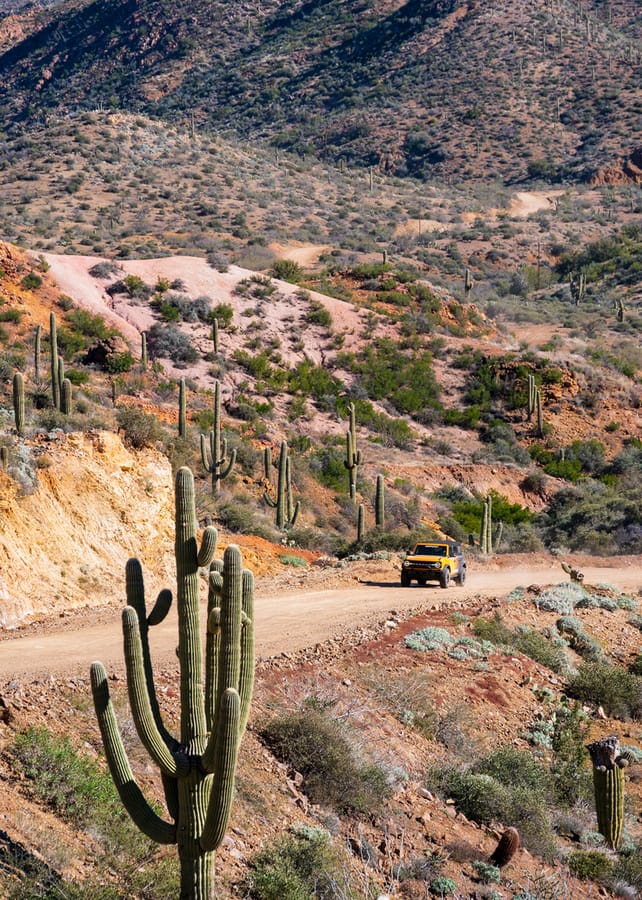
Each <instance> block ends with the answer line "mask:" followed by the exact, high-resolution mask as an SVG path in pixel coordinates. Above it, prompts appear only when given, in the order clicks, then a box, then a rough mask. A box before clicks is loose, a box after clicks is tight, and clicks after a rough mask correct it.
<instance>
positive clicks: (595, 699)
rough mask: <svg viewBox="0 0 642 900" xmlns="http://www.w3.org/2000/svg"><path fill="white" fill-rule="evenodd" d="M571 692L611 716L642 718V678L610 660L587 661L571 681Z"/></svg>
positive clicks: (569, 686) (569, 685)
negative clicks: (599, 707)
mask: <svg viewBox="0 0 642 900" xmlns="http://www.w3.org/2000/svg"><path fill="white" fill-rule="evenodd" d="M567 690H568V693H569V695H570V696H571V697H576V698H577V699H578V700H581V701H582V702H583V703H593V704H595V705H596V706H601V707H602V708H603V709H604V712H605V713H606V714H607V715H608V716H614V717H616V718H619V719H626V718H633V719H640V718H642V677H640V676H639V675H633V674H631V673H630V672H627V671H626V670H625V669H622V668H620V667H619V666H615V665H611V664H610V663H607V662H584V663H582V665H581V666H580V667H579V669H578V671H577V673H576V674H575V675H574V676H572V677H571V678H570V680H569V683H568V689H567Z"/></svg>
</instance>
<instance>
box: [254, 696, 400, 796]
mask: <svg viewBox="0 0 642 900" xmlns="http://www.w3.org/2000/svg"><path fill="white" fill-rule="evenodd" d="M261 735H262V738H263V740H264V741H265V743H266V744H267V746H268V747H269V748H270V750H271V751H272V752H273V753H274V755H275V756H276V757H277V758H278V759H280V760H282V761H283V762H287V763H288V765H290V766H292V768H294V769H296V771H297V772H300V773H301V774H302V775H303V779H304V789H305V791H306V793H307V794H308V796H309V797H310V799H311V800H312V801H313V802H314V803H327V804H330V805H332V806H334V807H335V808H337V809H339V810H341V811H343V812H349V813H363V812H368V811H370V810H376V809H378V808H379V807H380V805H381V803H382V801H383V799H384V797H385V796H386V795H387V794H388V792H389V788H388V784H387V781H386V776H385V774H384V772H383V771H382V770H381V769H380V768H378V767H377V766H374V765H370V764H366V765H364V764H362V763H360V762H358V761H357V759H356V758H355V754H354V752H353V749H352V745H351V743H350V740H349V738H348V733H347V731H346V728H345V726H344V724H343V723H342V722H340V721H337V720H335V719H331V718H330V717H329V715H328V714H327V713H326V712H325V711H324V710H321V709H318V708H315V707H312V708H306V709H303V710H301V711H300V712H295V713H292V714H289V715H284V716H281V717H280V718H277V719H274V720H272V721H271V722H268V723H267V724H266V725H265V726H264V727H263V728H262V730H261Z"/></svg>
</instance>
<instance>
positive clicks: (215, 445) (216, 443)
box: [201, 381, 236, 496]
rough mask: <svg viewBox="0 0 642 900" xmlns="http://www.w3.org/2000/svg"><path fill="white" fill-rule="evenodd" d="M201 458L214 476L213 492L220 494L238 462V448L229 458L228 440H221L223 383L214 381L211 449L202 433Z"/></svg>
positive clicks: (216, 494)
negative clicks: (224, 482)
mask: <svg viewBox="0 0 642 900" xmlns="http://www.w3.org/2000/svg"><path fill="white" fill-rule="evenodd" d="M201 460H202V462H203V468H204V469H205V471H206V472H209V473H210V474H211V476H212V493H213V494H214V495H215V496H218V494H219V493H220V490H221V481H223V479H224V478H227V476H228V475H229V474H230V472H231V471H232V469H233V468H234V463H235V462H236V450H232V452H231V453H230V456H229V458H228V455H227V440H226V439H225V438H223V440H222V441H221V385H220V382H219V381H215V382H214V421H213V423H212V430H211V431H210V433H209V450H208V446H207V437H206V436H205V435H204V434H202V435H201Z"/></svg>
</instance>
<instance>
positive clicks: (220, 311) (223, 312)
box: [208, 303, 234, 328]
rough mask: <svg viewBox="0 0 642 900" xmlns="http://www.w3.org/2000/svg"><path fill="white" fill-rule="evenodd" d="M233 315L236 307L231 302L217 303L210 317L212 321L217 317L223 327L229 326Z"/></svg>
mask: <svg viewBox="0 0 642 900" xmlns="http://www.w3.org/2000/svg"><path fill="white" fill-rule="evenodd" d="M233 317H234V309H233V307H232V306H231V305H230V304H229V303H217V304H216V306H213V307H212V309H211V310H210V314H209V317H208V318H209V320H210V321H213V320H214V319H217V320H218V324H219V325H220V326H221V327H222V328H229V327H230V325H231V324H232V318H233Z"/></svg>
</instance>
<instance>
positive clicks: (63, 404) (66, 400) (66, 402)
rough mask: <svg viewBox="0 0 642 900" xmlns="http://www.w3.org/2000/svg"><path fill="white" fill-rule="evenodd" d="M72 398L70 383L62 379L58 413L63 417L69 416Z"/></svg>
mask: <svg viewBox="0 0 642 900" xmlns="http://www.w3.org/2000/svg"><path fill="white" fill-rule="evenodd" d="M72 396H73V391H72V387H71V381H70V380H69V379H68V378H63V380H62V385H61V391H60V412H61V413H63V414H64V415H65V416H68V415H70V414H71V407H72Z"/></svg>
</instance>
